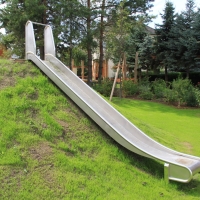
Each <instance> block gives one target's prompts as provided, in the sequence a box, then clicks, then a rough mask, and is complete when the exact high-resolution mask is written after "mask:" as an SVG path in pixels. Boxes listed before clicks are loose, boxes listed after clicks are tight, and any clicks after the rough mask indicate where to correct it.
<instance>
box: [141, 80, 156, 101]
mask: <svg viewBox="0 0 200 200" xmlns="http://www.w3.org/2000/svg"><path fill="white" fill-rule="evenodd" d="M153 96H154V95H153V92H152V90H151V83H150V82H149V80H148V77H145V78H143V79H142V81H141V82H140V83H139V97H140V98H142V99H145V100H151V99H153Z"/></svg>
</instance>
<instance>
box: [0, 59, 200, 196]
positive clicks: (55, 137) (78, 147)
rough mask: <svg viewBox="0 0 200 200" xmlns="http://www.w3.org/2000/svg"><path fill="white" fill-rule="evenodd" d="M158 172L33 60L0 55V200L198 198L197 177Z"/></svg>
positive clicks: (160, 166) (156, 164)
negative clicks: (177, 178) (169, 178)
mask: <svg viewBox="0 0 200 200" xmlns="http://www.w3.org/2000/svg"><path fill="white" fill-rule="evenodd" d="M138 109H139V108H138ZM147 112H148V110H147ZM144 121H145V120H144ZM143 126H145V125H144V122H143ZM155 126H156V125H155ZM148 128H149V127H148ZM150 129H151V127H150ZM162 178H163V164H161V163H159V162H157V161H153V160H150V159H147V158H143V157H141V156H138V155H136V154H134V153H131V152H129V151H128V150H126V149H124V148H123V147H121V146H119V145H118V144H117V143H116V142H115V141H113V140H112V139H111V138H110V137H109V136H108V135H107V134H106V133H105V132H104V131H102V130H101V129H100V128H99V127H98V126H97V125H96V124H95V123H94V122H93V121H92V120H91V119H90V118H89V117H88V116H86V115H85V114H84V113H83V112H82V111H81V110H80V109H79V108H78V107H77V106H76V105H75V104H74V103H73V102H72V101H71V100H70V99H69V98H68V97H67V96H66V95H65V94H63V93H62V92H61V91H60V90H59V89H58V88H57V87H56V86H55V85H54V84H53V83H52V82H51V81H50V80H49V79H48V78H47V77H46V76H45V75H44V74H42V73H41V71H40V70H39V69H38V68H37V67H35V66H34V65H33V64H31V63H30V62H24V63H18V62H14V61H9V60H0V183H1V187H0V199H3V200H23V199H25V200H29V199H30V200H33V199H34V200H37V199H38V200H41V199H44V200H48V199H51V200H52V199H53V200H61V199H100V200H101V199H109V200H112V199H113V200H114V199H115V200H118V199H119V200H121V199H125V200H126V199H127V200H129V199H137V200H140V199H141V200H143V199H144V200H148V199H149V200H153V199H155V200H157V199H177V200H178V199H181V200H184V199H199V198H200V176H199V175H197V176H196V177H195V179H194V180H193V181H192V182H190V183H189V184H181V183H176V182H170V184H166V183H165V182H164V180H163V179H162Z"/></svg>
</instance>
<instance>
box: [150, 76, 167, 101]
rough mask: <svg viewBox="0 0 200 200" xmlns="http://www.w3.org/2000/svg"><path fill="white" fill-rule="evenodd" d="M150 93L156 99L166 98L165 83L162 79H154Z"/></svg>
mask: <svg viewBox="0 0 200 200" xmlns="http://www.w3.org/2000/svg"><path fill="white" fill-rule="evenodd" d="M152 91H153V93H154V96H155V98H156V99H161V98H164V97H165V96H166V83H165V81H164V80H162V79H156V80H155V81H154V82H152Z"/></svg>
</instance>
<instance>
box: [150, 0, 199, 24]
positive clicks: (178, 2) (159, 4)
mask: <svg viewBox="0 0 200 200" xmlns="http://www.w3.org/2000/svg"><path fill="white" fill-rule="evenodd" d="M169 1H170V2H172V3H173V5H174V8H175V13H180V12H181V11H184V10H185V7H186V3H187V0H169ZM166 2H167V0H155V2H154V3H153V4H154V7H153V8H152V12H151V14H153V15H156V16H157V18H156V19H154V20H153V22H152V23H150V24H149V26H150V27H152V28H154V27H155V24H162V18H161V17H160V13H162V14H163V10H164V9H165V4H166ZM194 2H195V5H196V6H197V7H198V8H200V0H194Z"/></svg>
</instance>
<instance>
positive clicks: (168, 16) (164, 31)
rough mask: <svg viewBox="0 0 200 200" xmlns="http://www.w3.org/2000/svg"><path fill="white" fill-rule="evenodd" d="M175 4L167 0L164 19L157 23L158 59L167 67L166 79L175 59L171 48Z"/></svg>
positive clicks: (162, 15)
mask: <svg viewBox="0 0 200 200" xmlns="http://www.w3.org/2000/svg"><path fill="white" fill-rule="evenodd" d="M174 10H175V8H174V6H173V3H171V2H166V5H165V9H164V14H161V17H162V19H163V21H162V25H159V24H157V25H156V35H157V55H156V58H157V60H158V61H159V62H160V63H161V64H162V65H163V66H164V68H165V81H167V80H168V68H169V67H170V66H171V65H172V62H173V60H171V57H170V55H171V49H170V48H169V45H170V44H169V43H170V37H171V29H172V27H173V24H174V20H175V14H174Z"/></svg>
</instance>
